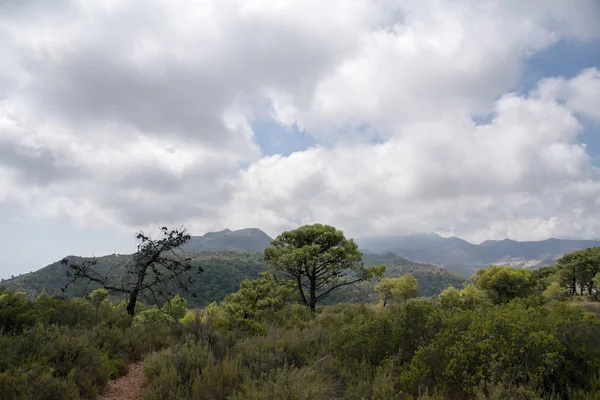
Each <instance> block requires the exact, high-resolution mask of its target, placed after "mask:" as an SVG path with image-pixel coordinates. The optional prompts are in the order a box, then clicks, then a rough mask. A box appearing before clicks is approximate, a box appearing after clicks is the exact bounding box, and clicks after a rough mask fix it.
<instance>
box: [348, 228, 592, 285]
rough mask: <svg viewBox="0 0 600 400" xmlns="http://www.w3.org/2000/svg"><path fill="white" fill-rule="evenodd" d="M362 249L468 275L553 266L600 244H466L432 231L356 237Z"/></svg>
mask: <svg viewBox="0 0 600 400" xmlns="http://www.w3.org/2000/svg"><path fill="white" fill-rule="evenodd" d="M356 242H357V243H358V245H359V247H360V248H361V250H369V251H371V252H375V253H380V254H381V253H389V252H391V253H394V254H397V255H398V256H401V257H404V258H407V259H409V260H412V261H415V262H422V263H428V264H434V265H439V266H442V267H444V268H447V269H448V270H450V271H453V272H456V273H458V274H461V275H465V276H470V275H472V274H473V273H474V272H475V271H476V270H477V268H480V267H487V266H490V265H510V266H514V267H518V268H538V267H542V266H546V265H552V264H554V263H555V262H556V260H557V259H558V258H560V257H561V256H563V255H564V254H567V253H570V252H572V251H575V250H581V249H585V248H588V247H594V246H600V241H596V240H564V239H547V240H542V241H537V242H534V241H531V242H517V241H514V240H510V239H504V240H486V241H485V242H483V243H481V244H478V245H477V244H473V243H469V242H467V241H466V240H463V239H460V238H457V237H447V238H444V237H442V236H439V235H437V234H435V233H428V234H413V235H407V236H395V237H365V238H359V239H357V240H356Z"/></svg>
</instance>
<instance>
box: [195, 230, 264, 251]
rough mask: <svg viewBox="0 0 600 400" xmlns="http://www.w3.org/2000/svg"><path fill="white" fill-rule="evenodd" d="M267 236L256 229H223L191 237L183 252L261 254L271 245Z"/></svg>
mask: <svg viewBox="0 0 600 400" xmlns="http://www.w3.org/2000/svg"><path fill="white" fill-rule="evenodd" d="M272 240H273V239H271V238H270V237H269V235H267V234H266V233H264V232H263V231H261V230H260V229H256V228H248V229H240V230H237V231H231V230H229V229H224V230H222V231H219V232H209V233H207V234H206V235H204V236H192V239H191V240H190V241H189V242H188V243H187V244H186V245H185V246H184V247H183V250H184V251H218V250H241V251H256V252H262V251H263V250H264V249H266V248H267V247H269V245H270V244H271V241H272Z"/></svg>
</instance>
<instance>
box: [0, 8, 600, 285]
mask: <svg viewBox="0 0 600 400" xmlns="http://www.w3.org/2000/svg"><path fill="white" fill-rule="evenodd" d="M598 21H600V2H599V1H598V0H431V1H422V0H328V1H326V2H324V1H321V0H279V1H275V0H152V1H148V2H144V5H143V6H141V5H140V2H136V1H133V0H102V1H101V0H93V1H92V0H52V1H50V0H0V236H1V238H2V240H0V254H2V261H1V262H0V277H7V276H10V275H11V274H19V273H24V272H29V271H32V270H36V269H38V268H41V267H42V266H44V265H46V264H49V263H51V262H53V261H56V260H58V259H60V258H62V257H64V256H66V255H69V254H77V255H84V256H90V255H103V254H111V253H114V252H117V253H124V252H130V251H132V250H133V249H134V248H135V242H134V239H133V238H134V233H135V232H137V231H138V230H144V231H146V232H149V231H153V230H157V228H158V227H159V226H162V225H168V226H180V225H183V226H185V227H187V228H188V230H189V231H190V232H191V233H192V234H197V235H201V234H204V233H205V232H208V231H215V230H221V229H224V228H230V229H239V228H247V227H257V228H260V229H263V230H264V231H265V232H267V233H268V234H270V235H272V236H274V235H277V234H278V233H280V232H282V231H284V230H288V229H293V228H295V227H297V226H300V225H302V224H307V223H314V222H320V223H326V224H332V225H335V226H336V227H338V228H340V229H342V230H343V231H344V232H345V233H346V235H347V236H350V237H360V236H371V235H401V234H406V233H412V232H436V233H439V234H442V235H456V236H459V237H462V238H465V239H467V240H470V241H472V242H475V243H478V242H481V241H483V240H486V239H503V238H511V239H514V240H542V239H546V238H549V237H558V238H599V237H600V218H598V217H597V216H598V209H600V207H599V206H600V169H599V168H600V24H598Z"/></svg>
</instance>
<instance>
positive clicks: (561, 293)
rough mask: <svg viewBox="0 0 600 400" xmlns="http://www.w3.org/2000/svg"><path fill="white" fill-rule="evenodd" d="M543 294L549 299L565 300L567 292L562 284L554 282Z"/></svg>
mask: <svg viewBox="0 0 600 400" xmlns="http://www.w3.org/2000/svg"><path fill="white" fill-rule="evenodd" d="M542 296H543V297H544V299H546V300H547V301H553V300H557V301H560V300H564V298H565V297H566V296H567V292H566V291H565V289H564V288H563V287H562V286H560V284H559V283H558V282H552V283H551V284H550V285H548V287H547V288H546V290H544V292H543V293H542Z"/></svg>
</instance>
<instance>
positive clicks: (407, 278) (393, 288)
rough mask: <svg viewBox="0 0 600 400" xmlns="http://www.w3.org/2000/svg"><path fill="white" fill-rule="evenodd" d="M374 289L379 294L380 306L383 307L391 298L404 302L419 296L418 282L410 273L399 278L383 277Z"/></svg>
mask: <svg viewBox="0 0 600 400" xmlns="http://www.w3.org/2000/svg"><path fill="white" fill-rule="evenodd" d="M375 291H376V292H377V294H378V295H379V300H381V303H382V306H383V307H385V306H386V304H387V302H388V301H389V300H391V299H396V300H398V301H400V302H404V301H406V300H408V299H412V298H415V297H418V296H419V283H418V282H417V280H416V279H415V278H414V277H413V276H412V275H411V274H406V275H404V276H401V277H399V278H388V279H383V280H382V281H381V282H379V284H378V285H377V286H375Z"/></svg>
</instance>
